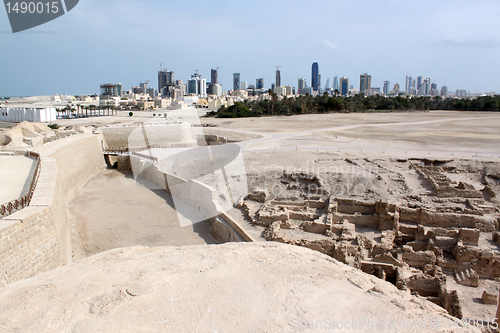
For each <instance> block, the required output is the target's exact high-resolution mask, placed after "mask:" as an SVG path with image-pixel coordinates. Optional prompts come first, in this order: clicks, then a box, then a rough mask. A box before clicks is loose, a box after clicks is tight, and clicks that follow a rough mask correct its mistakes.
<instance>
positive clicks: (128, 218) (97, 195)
mask: <svg viewBox="0 0 500 333" xmlns="http://www.w3.org/2000/svg"><path fill="white" fill-rule="evenodd" d="M172 206H173V204H172V199H171V197H170V195H169V194H167V193H166V192H164V191H153V190H150V189H147V188H145V187H143V186H141V185H139V184H137V183H136V182H135V181H134V179H133V177H132V174H131V173H127V174H124V173H122V172H118V171H116V170H105V171H103V172H101V173H99V174H97V175H95V176H94V177H93V178H91V179H90V180H89V181H88V182H87V184H85V186H84V187H83V188H82V189H81V190H80V191H78V192H77V193H76V195H75V197H74V198H73V199H72V200H71V201H70V203H69V204H68V210H69V214H70V221H71V225H72V227H73V232H74V244H73V248H74V253H73V256H74V259H75V260H76V259H80V258H83V257H88V256H91V255H94V254H96V253H99V252H103V251H107V250H110V249H113V248H121V247H128V246H135V245H144V246H149V247H156V246H183V245H198V244H207V243H208V244H213V243H217V241H216V240H215V239H214V238H213V237H212V236H211V235H210V227H209V226H208V225H207V224H206V223H198V224H195V225H194V226H188V227H184V228H181V227H180V225H179V221H178V218H177V213H176V212H175V210H174V208H172Z"/></svg>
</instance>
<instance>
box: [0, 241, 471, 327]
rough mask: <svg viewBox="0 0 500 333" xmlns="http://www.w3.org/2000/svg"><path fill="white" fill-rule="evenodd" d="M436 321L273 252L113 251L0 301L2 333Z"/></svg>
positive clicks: (320, 266) (283, 248)
mask: <svg viewBox="0 0 500 333" xmlns="http://www.w3.org/2000/svg"><path fill="white" fill-rule="evenodd" d="M442 312H443V310H442V309H441V308H439V307H437V306H435V305H434V304H432V303H430V302H427V301H424V300H423V299H421V298H419V297H415V296H411V295H410V293H408V292H402V291H399V290H397V289H396V288H395V287H394V286H393V285H391V284H390V283H387V282H385V281H382V280H379V279H377V278H375V277H373V276H370V275H367V274H364V273H362V272H360V271H358V270H355V269H353V268H350V267H348V266H346V265H343V264H341V263H339V262H337V261H335V260H333V259H331V258H329V257H328V256H325V255H322V254H320V253H318V252H315V251H311V250H309V249H305V248H301V247H294V246H289V245H283V244H276V243H263V244H257V243H245V244H241V243H240V244H235V243H232V244H225V245H218V246H197V247H184V248H173V247H164V248H153V249H149V248H145V247H135V248H127V249H119V250H113V251H109V252H105V253H102V254H99V255H96V256H94V257H90V258H87V259H84V260H81V261H78V262H75V263H73V264H71V265H69V266H66V267H63V268H60V269H56V270H53V271H50V272H47V273H45V274H41V275H39V276H37V277H34V278H32V279H28V280H24V281H20V282H16V283H13V284H11V285H8V286H7V287H6V288H4V289H2V290H1V291H0V323H1V324H0V331H5V332H7V331H8V332H21V331H22V332H37V333H38V332H299V331H304V330H305V329H306V328H309V330H310V329H312V328H315V329H317V330H312V331H317V332H323V331H325V330H329V329H331V327H332V326H331V325H337V326H336V327H340V326H339V325H343V326H344V327H345V325H346V323H348V322H349V324H348V325H352V324H353V323H355V324H356V328H357V329H356V330H355V331H369V330H370V326H368V325H372V329H371V331H373V330H374V328H373V327H374V326H373V325H376V323H379V324H380V325H385V326H383V327H381V329H382V331H385V332H396V331H405V332H406V331H408V332H438V331H442V329H443V328H448V326H446V327H445V326H444V325H447V323H448V322H447V320H451V317H449V316H447V315H445V314H443V313H442ZM320 325H322V326H321V327H320ZM328 325H330V326H328ZM391 325H392V326H391ZM400 325H405V326H404V327H405V328H408V329H401V327H402V326H400ZM418 325H424V326H418ZM432 325H434V326H432ZM412 326H413V328H412ZM328 327H330V328H328ZM452 327H453V325H452ZM438 328H440V329H438ZM448 331H453V329H452V330H448ZM455 331H458V329H455ZM460 331H461V332H463V330H460Z"/></svg>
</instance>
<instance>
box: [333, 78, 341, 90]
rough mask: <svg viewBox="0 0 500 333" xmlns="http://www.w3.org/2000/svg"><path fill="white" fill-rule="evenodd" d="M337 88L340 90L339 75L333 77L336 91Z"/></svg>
mask: <svg viewBox="0 0 500 333" xmlns="http://www.w3.org/2000/svg"><path fill="white" fill-rule="evenodd" d="M335 90H338V91H340V86H339V77H338V76H336V77H334V78H333V91H335Z"/></svg>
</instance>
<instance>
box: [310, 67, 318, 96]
mask: <svg viewBox="0 0 500 333" xmlns="http://www.w3.org/2000/svg"><path fill="white" fill-rule="evenodd" d="M311 72H312V73H311V87H312V89H313V91H318V90H319V85H320V83H319V65H318V63H317V62H313V64H312V70H311Z"/></svg>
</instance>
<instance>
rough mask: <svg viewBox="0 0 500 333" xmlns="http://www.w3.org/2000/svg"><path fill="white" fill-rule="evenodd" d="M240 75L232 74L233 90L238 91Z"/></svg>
mask: <svg viewBox="0 0 500 333" xmlns="http://www.w3.org/2000/svg"><path fill="white" fill-rule="evenodd" d="M240 89H241V86H240V73H233V90H235V91H236V90H240Z"/></svg>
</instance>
